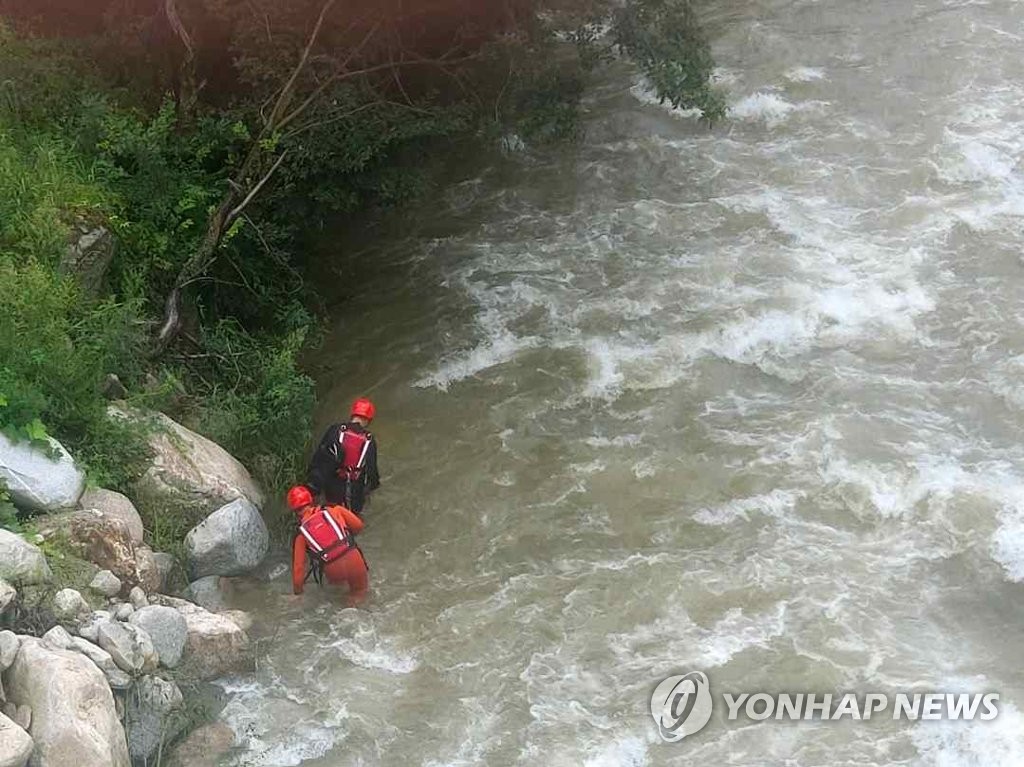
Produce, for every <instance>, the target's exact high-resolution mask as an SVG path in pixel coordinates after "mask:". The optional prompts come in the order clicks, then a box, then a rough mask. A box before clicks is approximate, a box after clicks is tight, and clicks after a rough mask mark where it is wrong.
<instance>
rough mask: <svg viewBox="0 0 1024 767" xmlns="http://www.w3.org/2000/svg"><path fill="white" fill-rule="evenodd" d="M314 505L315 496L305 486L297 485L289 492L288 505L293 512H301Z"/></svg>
mask: <svg viewBox="0 0 1024 767" xmlns="http://www.w3.org/2000/svg"><path fill="white" fill-rule="evenodd" d="M311 503H313V494H312V493H311V492H309V488H308V487H306V486H305V485H296V486H295V487H293V488H292V489H291V490H289V491H288V505H289V506H290V507H291V509H292V511H299V510H300V509H304V508H306V507H307V506H309V505H310V504H311Z"/></svg>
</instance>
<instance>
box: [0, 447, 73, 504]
mask: <svg viewBox="0 0 1024 767" xmlns="http://www.w3.org/2000/svg"><path fill="white" fill-rule="evenodd" d="M49 443H50V450H51V453H52V455H47V454H46V453H44V452H43V451H41V450H39V449H38V448H36V447H34V446H33V445H32V444H31V443H30V442H27V441H26V442H14V441H12V440H11V439H10V438H9V437H8V436H7V435H6V434H3V433H2V432H0V484H5V485H6V486H7V490H8V492H9V493H10V495H11V500H12V501H14V505H15V506H17V507H18V508H19V509H26V510H33V511H53V510H55V509H69V508H74V506H75V504H76V503H78V499H79V498H81V496H82V491H83V490H85V474H84V473H83V472H82V470H81V469H79V468H78V466H76V465H75V462H74V461H73V460H72V458H71V456H70V455H68V452H67V450H65V449H64V446H63V445H61V444H60V443H59V442H58V441H57V440H55V439H52V438H51V439H50V440H49Z"/></svg>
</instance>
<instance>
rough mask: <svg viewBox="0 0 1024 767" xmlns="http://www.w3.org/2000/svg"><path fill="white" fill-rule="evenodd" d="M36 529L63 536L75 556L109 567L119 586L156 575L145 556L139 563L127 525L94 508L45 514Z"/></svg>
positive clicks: (46, 535) (46, 534) (147, 581)
mask: <svg viewBox="0 0 1024 767" xmlns="http://www.w3.org/2000/svg"><path fill="white" fill-rule="evenodd" d="M39 533H40V534H41V535H42V536H43V537H44V538H52V537H54V536H59V537H61V538H63V539H64V540H65V541H66V542H67V544H68V546H69V547H70V548H71V550H72V551H73V552H74V553H75V554H76V555H77V556H79V557H81V558H82V559H84V560H86V561H88V562H92V563H93V564H95V565H97V566H98V567H100V568H102V569H104V570H109V571H110V572H112V573H113V574H114V575H116V576H117V578H118V579H119V580H120V581H121V584H122V586H124V585H127V586H136V585H139V584H143V583H145V584H147V585H153V584H154V582H155V579H156V578H158V577H159V573H158V572H157V570H156V566H155V564H153V565H152V566H150V565H148V564H146V560H145V558H144V557H143V561H142V562H141V563H140V561H139V560H140V555H139V548H140V547H136V545H135V541H134V540H133V539H132V534H131V531H130V530H129V529H128V526H127V525H126V524H125V523H124V522H123V521H122V520H120V519H117V518H114V517H108V516H105V515H103V514H101V513H100V512H98V511H95V510H93V509H82V510H79V511H70V512H66V513H63V514H48V515H47V516H46V517H44V518H43V519H42V520H40V523H39ZM145 551H148V549H145ZM149 557H150V558H152V552H149ZM140 565H141V566H140Z"/></svg>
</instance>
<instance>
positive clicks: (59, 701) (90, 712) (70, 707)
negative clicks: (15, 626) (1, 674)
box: [5, 637, 130, 767]
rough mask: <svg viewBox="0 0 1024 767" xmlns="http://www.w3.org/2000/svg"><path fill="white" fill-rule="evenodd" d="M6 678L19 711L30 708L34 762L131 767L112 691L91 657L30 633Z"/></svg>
mask: <svg viewBox="0 0 1024 767" xmlns="http://www.w3.org/2000/svg"><path fill="white" fill-rule="evenodd" d="M5 679H6V680H7V694H8V696H9V697H10V699H11V700H12V701H14V702H16V703H17V704H18V706H19V711H20V708H21V706H27V707H29V708H31V711H32V721H31V726H30V729H29V731H30V732H31V734H32V738H33V740H34V741H35V751H34V752H33V754H32V764H33V767H66V766H67V765H82V767H85V765H88V766H89V767H129V764H130V762H129V758H128V745H127V742H126V741H125V735H124V729H123V728H122V727H121V723H120V722H119V721H118V719H117V715H116V712H115V710H114V697H113V694H112V693H111V691H110V687H109V685H108V684H107V679H106V677H105V676H103V674H102V673H101V672H100V670H99V669H98V668H97V667H96V665H95V664H94V663H93V662H92V661H90V660H89V659H88V658H86V657H84V656H83V655H81V654H80V653H77V652H72V651H69V650H51V649H49V648H47V647H46V646H45V645H44V644H43V643H42V642H40V641H39V640H37V639H34V638H31V637H26V638H23V639H22V642H21V651H20V652H19V653H18V657H17V659H16V660H15V661H14V665H13V666H11V668H10V669H9V670H8V672H7V675H6V677H5Z"/></svg>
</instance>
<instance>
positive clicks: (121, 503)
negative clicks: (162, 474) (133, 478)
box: [78, 488, 143, 543]
mask: <svg viewBox="0 0 1024 767" xmlns="http://www.w3.org/2000/svg"><path fill="white" fill-rule="evenodd" d="M78 505H79V506H81V507H82V508H83V509H95V510H96V511H98V512H99V513H100V514H102V515H103V516H105V517H112V518H114V519H120V520H121V521H122V522H124V523H125V525H126V526H127V527H128V532H129V533H131V536H132V540H133V541H135V542H136V543H142V535H143V528H142V517H140V516H139V512H138V511H137V510H136V509H135V504H133V503H132V502H131V501H129V500H128V498H126V497H125V496H123V495H121V494H120V493H115V492H114V491H113V490H103V489H101V488H99V489H95V490H94V489H92V488H90V489H88V490H86V491H85V492H84V493H83V494H82V497H81V498H80V499H79V501H78Z"/></svg>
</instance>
